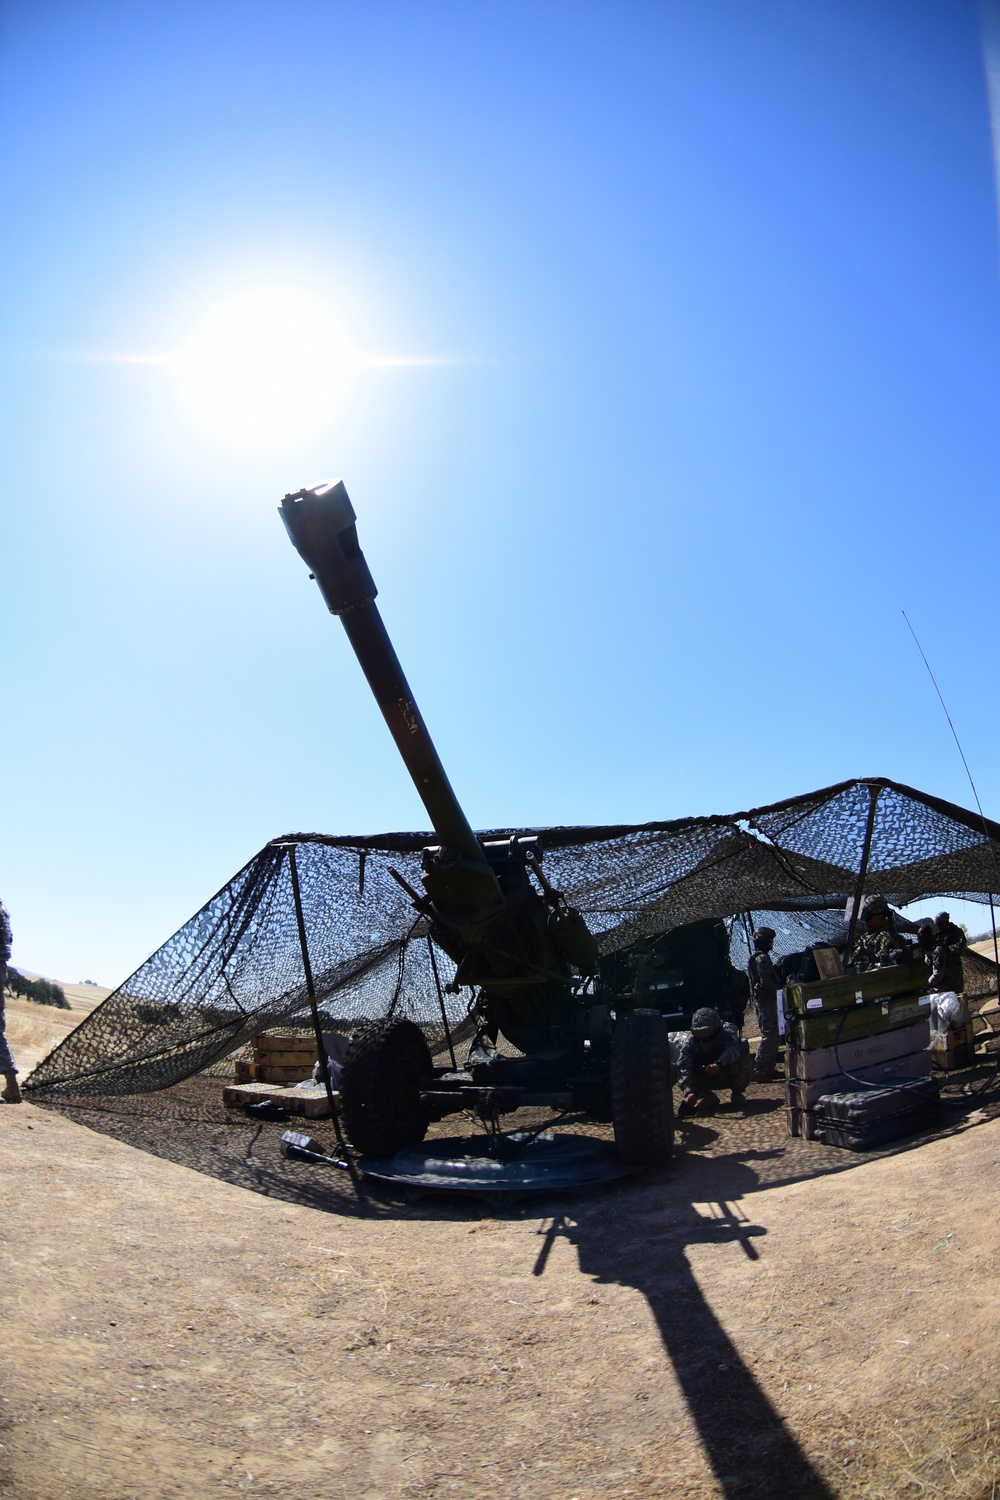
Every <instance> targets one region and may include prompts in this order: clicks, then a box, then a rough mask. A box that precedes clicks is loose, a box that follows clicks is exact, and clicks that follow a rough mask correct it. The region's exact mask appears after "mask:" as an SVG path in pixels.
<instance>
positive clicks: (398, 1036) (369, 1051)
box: [340, 1020, 433, 1156]
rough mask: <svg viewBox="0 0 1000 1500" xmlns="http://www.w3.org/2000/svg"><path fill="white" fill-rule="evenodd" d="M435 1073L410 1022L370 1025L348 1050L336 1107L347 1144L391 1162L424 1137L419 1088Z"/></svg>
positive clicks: (423, 1042)
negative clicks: (388, 1157)
mask: <svg viewBox="0 0 1000 1500" xmlns="http://www.w3.org/2000/svg"><path fill="white" fill-rule="evenodd" d="M432 1073H433V1064H432V1063H431V1054H430V1049H429V1047H428V1046H427V1039H426V1038H425V1036H424V1034H423V1032H422V1031H421V1030H420V1027H419V1026H417V1025H415V1024H414V1022H413V1021H407V1020H395V1021H372V1022H369V1023H368V1024H367V1025H365V1026H363V1027H362V1028H361V1029H360V1030H359V1031H357V1032H356V1033H355V1035H354V1037H353V1038H352V1040H351V1045H350V1047H349V1048H348V1049H347V1056H346V1057H345V1059H344V1071H343V1073H342V1075H341V1079H340V1104H341V1109H342V1110H343V1115H344V1126H345V1128H346V1130H347V1135H348V1139H349V1140H350V1141H351V1142H352V1144H353V1146H354V1148H355V1150H356V1151H359V1152H360V1153H361V1155H362V1156H394V1155H395V1154H396V1152H397V1151H398V1150H399V1149H400V1147H401V1146H412V1145H414V1144H415V1143H416V1142H417V1141H422V1140H423V1138H424V1136H425V1135H426V1134H427V1126H428V1125H429V1123H430V1116H429V1115H428V1113H427V1110H426V1109H425V1108H424V1107H423V1105H422V1104H421V1103H420V1082H421V1080H422V1079H426V1078H430V1077H431V1076H432Z"/></svg>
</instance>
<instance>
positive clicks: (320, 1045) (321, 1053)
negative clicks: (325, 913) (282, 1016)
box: [286, 844, 361, 1188]
mask: <svg viewBox="0 0 1000 1500" xmlns="http://www.w3.org/2000/svg"><path fill="white" fill-rule="evenodd" d="M286 847H287V849H288V872H289V874H290V875H291V877H292V898H293V900H294V902H295V921H296V923H297V925H298V929H299V947H300V948H301V950H302V969H303V972H304V974H305V978H306V994H307V995H308V996H309V1010H310V1012H311V1013H312V1022H313V1030H314V1031H315V1033H316V1055H317V1058H318V1059H319V1071H320V1076H321V1077H322V1079H323V1087H324V1088H325V1089H326V1098H327V1103H328V1104H329V1106H330V1118H331V1120H332V1121H333V1129H334V1134H335V1135H336V1137H337V1145H338V1146H339V1147H340V1149H341V1151H342V1152H343V1153H344V1160H345V1161H346V1162H347V1170H348V1171H349V1172H350V1174H351V1181H352V1182H353V1183H354V1186H355V1188H357V1187H358V1185H359V1183H360V1181H361V1174H360V1173H359V1171H358V1167H357V1163H356V1162H355V1160H354V1154H353V1152H352V1151H351V1150H350V1148H349V1147H348V1145H347V1142H346V1141H345V1140H344V1136H343V1132H342V1131H341V1128H340V1115H339V1113H338V1111H337V1105H336V1101H335V1100H334V1097H333V1080H332V1079H331V1077H330V1062H329V1059H328V1057H327V1055H326V1042H325V1041H324V1040H323V1027H322V1024H321V1022H320V1019H319V1008H318V1006H317V1004H316V986H315V984H314V983H313V972H312V964H311V963H310V962H309V944H308V942H307V940H306V923H305V917H304V916H303V915H302V892H301V890H300V889H299V867H298V865H297V864H296V861H295V845H294V844H288V845H286Z"/></svg>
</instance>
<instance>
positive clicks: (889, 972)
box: [785, 959, 930, 1016]
mask: <svg viewBox="0 0 1000 1500" xmlns="http://www.w3.org/2000/svg"><path fill="white" fill-rule="evenodd" d="M929 980H930V973H929V971H928V969H927V965H926V964H925V963H924V962H923V960H922V959H917V960H916V962H914V963H908V964H893V965H892V967H891V968H888V969H870V970H869V971H868V973H867V974H839V975H838V976H837V978H836V979H818V980H816V981H815V982H814V983H813V984H789V985H787V986H786V988H785V1009H786V1011H794V1012H796V1014H798V1015H802V1016H805V1015H812V1014H813V1013H814V1012H815V1011H825V1010H844V1009H845V1007H846V1006H848V1005H859V1006H860V1005H868V1004H870V1003H871V1002H872V1001H873V1000H885V999H888V998H890V997H891V996H893V995H918V994H920V993H921V992H922V991H924V990H926V988H927V984H928V981H929Z"/></svg>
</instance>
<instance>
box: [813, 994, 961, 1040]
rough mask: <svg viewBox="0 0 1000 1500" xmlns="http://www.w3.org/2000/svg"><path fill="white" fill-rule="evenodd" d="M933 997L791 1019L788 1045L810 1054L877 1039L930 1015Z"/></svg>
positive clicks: (857, 1007) (927, 996) (908, 998)
mask: <svg viewBox="0 0 1000 1500" xmlns="http://www.w3.org/2000/svg"><path fill="white" fill-rule="evenodd" d="M930 1005H931V997H930V996H929V995H921V996H916V997H912V998H910V997H907V998H904V999H901V1000H892V999H885V1000H878V1001H876V1002H875V1004H874V1005H857V1006H855V1007H854V1008H853V1009H852V1010H841V1011H827V1012H825V1013H824V1012H821V1013H819V1014H817V1015H812V1016H789V1017H788V1038H787V1039H788V1044H789V1046H791V1047H798V1048H800V1049H801V1050H803V1051H808V1050H809V1049H811V1048H813V1047H832V1046H833V1044H834V1042H835V1041H839V1042H850V1041H854V1040H856V1039H857V1038H859V1037H864V1036H877V1035H878V1033H879V1032H882V1031H895V1030H896V1029H897V1028H898V1027H900V1026H911V1025H912V1024H913V1022H914V1021H919V1020H920V1019H921V1018H922V1017H924V1016H928V1015H930Z"/></svg>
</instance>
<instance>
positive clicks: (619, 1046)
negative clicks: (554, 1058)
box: [611, 1010, 674, 1167]
mask: <svg viewBox="0 0 1000 1500" xmlns="http://www.w3.org/2000/svg"><path fill="white" fill-rule="evenodd" d="M611 1117H612V1120H613V1121H614V1127H615V1144H616V1146H617V1147H618V1154H619V1156H621V1157H622V1159H623V1160H624V1161H628V1162H633V1163H635V1164H636V1165H637V1166H642V1167H662V1166H664V1165H665V1164H666V1163H667V1162H668V1161H669V1160H670V1158H671V1156H672V1155H673V1151H674V1097H673V1086H672V1084H671V1080H670V1042H669V1039H668V1036H667V1023H666V1022H665V1021H664V1019H663V1017H662V1016H661V1015H660V1012H659V1011H658V1010H628V1011H626V1012H625V1013H624V1015H620V1016H619V1017H618V1019H617V1021H616V1022H615V1029H614V1031H613V1032H612V1036H611Z"/></svg>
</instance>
